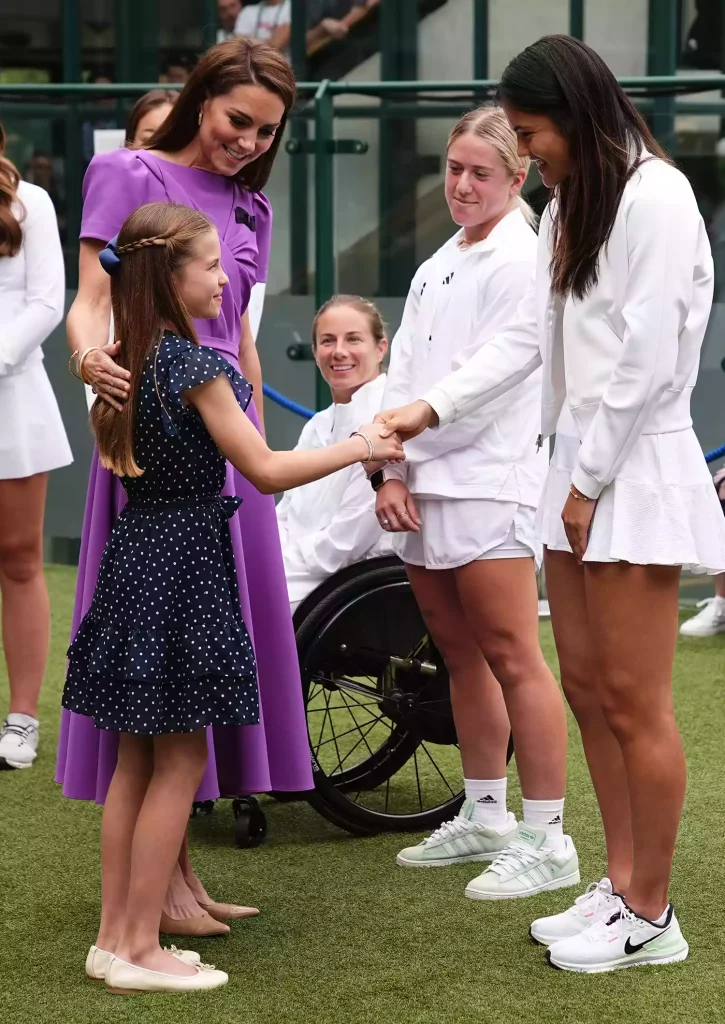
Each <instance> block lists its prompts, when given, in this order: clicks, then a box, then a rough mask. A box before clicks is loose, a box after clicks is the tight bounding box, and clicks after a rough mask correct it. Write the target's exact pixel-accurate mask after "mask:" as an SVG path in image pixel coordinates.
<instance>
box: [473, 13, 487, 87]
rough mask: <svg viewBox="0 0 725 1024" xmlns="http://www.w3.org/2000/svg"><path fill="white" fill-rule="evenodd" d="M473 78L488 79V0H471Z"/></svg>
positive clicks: (480, 80) (479, 80)
mask: <svg viewBox="0 0 725 1024" xmlns="http://www.w3.org/2000/svg"><path fill="white" fill-rule="evenodd" d="M473 77H474V78H475V79H476V81H478V82H482V81H484V80H485V79H486V78H488V0H473Z"/></svg>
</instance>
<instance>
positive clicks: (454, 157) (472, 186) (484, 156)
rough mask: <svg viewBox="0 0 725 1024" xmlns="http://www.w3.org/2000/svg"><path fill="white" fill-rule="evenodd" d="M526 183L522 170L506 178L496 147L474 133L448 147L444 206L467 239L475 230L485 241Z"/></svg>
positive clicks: (506, 172) (456, 140) (467, 133)
mask: <svg viewBox="0 0 725 1024" xmlns="http://www.w3.org/2000/svg"><path fill="white" fill-rule="evenodd" d="M525 179H526V173H525V172H524V171H523V170H519V171H517V172H516V174H514V175H513V176H512V175H511V174H509V172H508V169H507V168H506V166H505V164H504V162H503V160H502V159H501V155H500V154H499V153H498V151H497V150H496V149H495V147H494V146H493V145H492V144H491V143H490V142H488V141H486V139H482V138H480V137H479V136H477V135H475V134H474V133H473V132H470V131H469V132H466V134H465V135H460V136H459V137H458V138H456V139H454V140H453V142H452V143H451V145H450V146H449V147H448V158H447V164H446V181H445V194H446V202H447V203H448V208H449V210H450V211H451V217H452V218H453V220H454V222H455V223H456V224H458V225H459V226H460V227H462V228H464V230H465V231H466V237H468V236H469V234H470V233H471V232H472V231H473V232H476V229H479V230H478V231H477V233H478V234H479V235H480V236H481V237H485V235H486V234H488V231H489V230H490V229H491V228H492V227H494V225H495V224H496V223H498V221H499V220H501V218H502V217H504V216H505V215H506V214H507V213H508V212H509V211H510V210H511V209H512V208H513V204H514V203H515V199H516V196H517V195H518V194H519V192H520V191H521V186H522V185H523V183H524V181H525Z"/></svg>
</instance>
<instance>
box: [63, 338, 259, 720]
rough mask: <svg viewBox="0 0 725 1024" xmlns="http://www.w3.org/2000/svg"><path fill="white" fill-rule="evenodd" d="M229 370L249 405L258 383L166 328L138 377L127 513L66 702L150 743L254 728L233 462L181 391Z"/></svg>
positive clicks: (78, 642) (74, 652) (79, 638)
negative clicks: (234, 540) (234, 537)
mask: <svg viewBox="0 0 725 1024" xmlns="http://www.w3.org/2000/svg"><path fill="white" fill-rule="evenodd" d="M222 373H224V374H226V376H227V378H228V379H229V381H230V383H231V386H232V388H233V390H234V393H235V396H236V398H237V401H238V402H239V405H240V406H241V407H242V409H246V407H247V405H248V404H249V401H250V399H251V396H252V388H251V385H250V384H249V383H248V382H247V381H246V380H245V379H244V378H243V377H242V376H241V375H240V374H239V373H237V372H236V370H234V369H233V367H232V366H231V365H230V364H229V363H228V362H227V361H226V360H225V359H223V358H222V357H221V356H219V355H217V353H216V352H214V351H212V350H210V349H208V348H200V347H199V346H197V345H194V344H192V343H191V342H189V341H186V340H184V339H181V338H178V337H177V336H176V335H174V334H172V333H171V332H168V331H167V332H166V334H165V335H164V337H163V339H162V341H161V344H160V346H159V347H158V351H157V349H156V348H155V349H154V351H153V352H152V353H151V356H150V357H149V359H148V361H147V364H146V366H145V368H144V371H143V374H142V377H141V383H140V389H139V396H138V408H137V413H136V431H135V443H134V455H135V458H136V462H137V463H138V465H139V466H140V467H141V468H142V469H143V470H144V473H143V475H142V476H140V477H136V478H124V479H123V480H122V483H123V486H124V489H125V491H126V494H127V495H128V504H127V505H126V507H125V508H124V510H123V511H122V513H121V515H120V516H119V518H118V520H117V522H116V525H115V526H114V528H113V532H112V534H111V537H110V539H109V541H108V544H107V545H106V548H105V551H104V554H103V559H102V562H101V568H100V572H99V576H98V583H97V585H96V589H95V593H94V595H93V601H92V603H91V606H90V608H89V609H88V612H87V613H86V615H85V617H84V618H83V621H82V622H81V625H80V627H79V629H78V632H77V634H76V636H75V639H74V641H73V643H72V644H71V646H70V648H69V650H68V659H69V661H68V674H67V679H66V685H65V690H64V693H63V706H64V707H65V708H68V709H69V710H71V711H75V712H77V713H78V714H81V715H89V716H90V717H91V718H93V720H94V723H95V725H96V727H97V728H99V729H110V730H114V731H117V732H128V733H134V734H137V735H143V736H155V735H161V734H164V733H171V732H193V731H195V730H196V729H202V728H204V727H205V726H208V725H254V724H256V723H257V722H258V721H259V698H258V693H257V678H256V666H255V660H254V652H253V649H252V644H251V641H250V638H249V634H248V632H247V629H246V626H245V625H244V622H243V620H242V615H241V611H240V607H239V594H238V590H237V577H236V571H235V566H234V556H233V552H232V546H231V540H230V536H229V527H228V522H227V521H228V519H229V518H230V517H231V516H233V515H234V514H236V512H237V508H238V506H239V504H241V501H240V499H237V498H229V497H223V496H222V495H221V489H222V487H223V485H224V479H225V466H226V463H225V459H224V456H223V455H222V453H221V452H220V450H219V449H218V448H217V446H216V444H215V443H214V441H213V440H212V438H211V436H210V435H209V433H208V432H207V430H206V427H205V426H204V422H203V420H202V419H201V417H200V416H199V414H198V413H197V412H196V410H195V409H194V408H193V407H192V406H186V405H184V402H183V395H184V392H185V391H186V390H188V389H189V388H193V387H196V386H197V385H199V384H202V383H204V382H205V381H210V380H213V379H215V378H216V377H218V376H219V375H220V374H222Z"/></svg>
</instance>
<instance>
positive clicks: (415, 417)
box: [375, 399, 438, 441]
mask: <svg viewBox="0 0 725 1024" xmlns="http://www.w3.org/2000/svg"><path fill="white" fill-rule="evenodd" d="M375 422H376V423H384V424H385V427H386V430H387V431H389V432H390V433H393V432H395V433H397V434H400V438H401V440H402V441H410V439H411V437H417V435H418V434H421V433H422V432H423V431H424V430H425V429H426V428H427V427H436V426H438V413H437V412H436V411H435V409H434V408H433V407H432V406H431V405H428V403H427V402H424V401H423V400H422V399H418V401H417V402H411V403H410V405H402V406H401V407H400V408H399V409H388V410H387V411H385V412H379V413H378V414H377V416H376V417H375ZM383 436H384V435H383Z"/></svg>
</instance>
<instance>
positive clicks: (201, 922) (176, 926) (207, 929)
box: [159, 911, 231, 936]
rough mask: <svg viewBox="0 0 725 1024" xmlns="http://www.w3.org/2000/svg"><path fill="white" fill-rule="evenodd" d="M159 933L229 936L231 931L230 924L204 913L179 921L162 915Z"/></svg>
mask: <svg viewBox="0 0 725 1024" xmlns="http://www.w3.org/2000/svg"><path fill="white" fill-rule="evenodd" d="M159 931H160V932H162V933H163V934H164V935H193V936H206V935H228V934H229V932H230V931H231V929H230V927H229V925H228V924H223V923H222V922H221V921H217V920H215V919H214V918H213V917H212V916H211V914H207V913H206V911H204V912H203V913H202V914H198V915H197V916H196V917H182V918H179V919H178V920H176V919H174V918H173V917H169V915H168V914H165V913H163V911H162V913H161V923H160V925H159Z"/></svg>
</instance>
